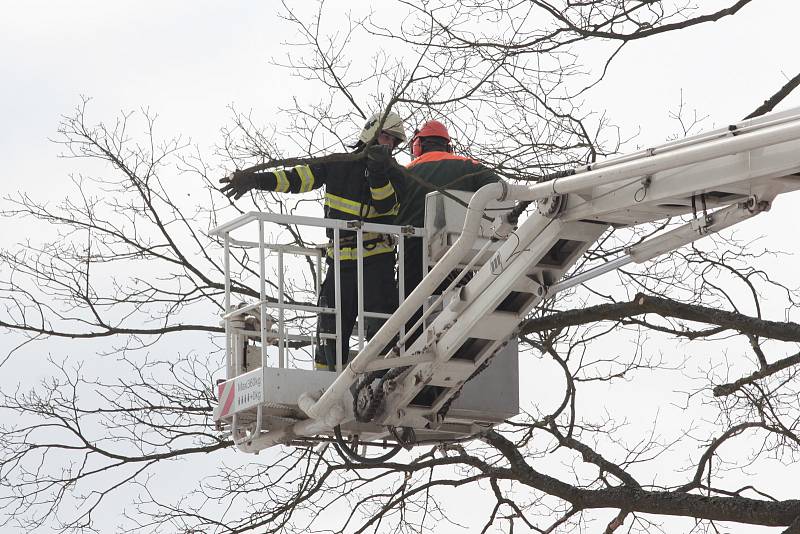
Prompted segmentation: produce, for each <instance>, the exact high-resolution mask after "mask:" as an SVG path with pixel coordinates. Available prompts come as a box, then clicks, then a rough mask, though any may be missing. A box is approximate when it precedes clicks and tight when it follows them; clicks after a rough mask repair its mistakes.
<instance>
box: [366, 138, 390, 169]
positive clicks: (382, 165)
mask: <svg viewBox="0 0 800 534" xmlns="http://www.w3.org/2000/svg"><path fill="white" fill-rule="evenodd" d="M391 161H392V147H390V146H389V145H377V144H375V145H372V146H371V147H369V148H367V170H368V171H369V172H371V173H381V172H385V171H386V169H388V168H389V162H391Z"/></svg>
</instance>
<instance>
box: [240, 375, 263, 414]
mask: <svg viewBox="0 0 800 534" xmlns="http://www.w3.org/2000/svg"><path fill="white" fill-rule="evenodd" d="M261 378H262V377H261V372H259V371H257V372H255V373H253V374H247V375H244V376H241V377H239V378H237V379H236V411H238V410H244V409H246V408H251V407H253V406H257V405H258V404H260V403H261V399H262V398H263V395H264V388H263V387H261Z"/></svg>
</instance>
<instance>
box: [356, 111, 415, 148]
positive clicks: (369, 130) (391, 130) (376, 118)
mask: <svg viewBox="0 0 800 534" xmlns="http://www.w3.org/2000/svg"><path fill="white" fill-rule="evenodd" d="M382 117H383V113H380V112H379V113H374V114H373V115H372V116H371V117H370V118H369V120H367V123H366V124H365V125H364V128H363V129H362V130H361V135H359V136H358V140H359V141H361V142H362V143H367V142H369V141H370V140H371V139H372V138H373V137H375V132H376V130H377V129H378V124H379V123H380V121H381V118H382ZM381 131H382V132H386V133H388V134H389V135H391V136H392V137H396V138H397V139H399V140H400V141H401V142H403V141H405V140H406V131H405V129H403V119H401V118H400V115H398V114H397V113H395V112H394V111H390V112H389V113H387V114H386V119H385V120H384V121H383V128H381Z"/></svg>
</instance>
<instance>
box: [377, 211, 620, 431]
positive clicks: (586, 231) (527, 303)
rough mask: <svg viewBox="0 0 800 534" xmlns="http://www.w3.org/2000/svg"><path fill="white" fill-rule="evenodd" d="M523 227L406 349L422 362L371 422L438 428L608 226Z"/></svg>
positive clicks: (535, 220)
mask: <svg viewBox="0 0 800 534" xmlns="http://www.w3.org/2000/svg"><path fill="white" fill-rule="evenodd" d="M526 227H527V231H526V232H525V234H524V236H523V235H517V237H518V238H519V239H517V238H514V239H508V240H506V241H505V242H504V243H503V244H502V245H501V246H500V248H499V249H498V250H497V251H496V252H494V254H492V255H491V256H490V257H489V258H488V261H486V263H485V264H484V265H483V267H481V269H480V270H479V271H478V272H477V273H476V274H475V275H474V276H473V277H472V279H471V280H470V281H469V282H468V283H467V284H466V285H464V286H462V287H455V288H452V289H451V290H449V291H448V292H447V294H446V295H445V296H444V298H443V302H442V309H441V311H440V312H439V313H438V315H437V316H436V317H435V319H433V320H432V321H431V322H430V324H429V325H428V326H427V327H426V328H425V330H424V333H423V335H422V336H420V337H419V338H417V339H416V340H415V341H414V342H413V344H412V345H411V346H410V347H409V348H407V349H406V352H407V354H409V355H410V357H416V358H418V359H419V361H420V363H417V364H415V365H412V366H411V367H409V368H408V369H406V370H405V371H404V373H403V374H402V375H401V376H400V377H398V379H397V380H396V381H395V383H394V384H392V385H391V387H390V388H389V390H390V391H389V392H388V394H387V395H386V398H385V405H384V408H383V410H382V413H381V414H380V415H378V416H377V417H376V418H375V420H374V422H376V423H378V424H380V425H387V426H389V425H391V426H411V427H414V428H435V427H436V425H438V424H441V423H442V422H443V421H444V417H445V416H447V411H446V409H447V407H448V406H449V405H450V403H451V400H452V399H453V398H454V396H455V395H457V394H458V392H459V390H460V389H461V387H462V386H464V385H465V384H466V383H467V381H468V380H469V379H470V378H471V377H473V376H474V375H476V373H478V372H480V371H482V369H483V368H484V366H485V365H488V363H489V361H490V360H491V359H493V358H494V357H496V355H497V354H498V353H499V352H500V351H502V350H504V349H505V348H506V347H507V346H508V344H509V343H513V344H514V345H516V339H515V338H514V333H515V331H516V330H517V328H518V327H519V324H520V323H521V322H522V321H523V320H524V318H525V316H526V315H527V314H528V313H529V312H530V311H531V310H532V309H533V308H534V307H535V306H536V305H537V304H538V303H539V302H540V301H541V300H542V298H543V297H544V296H545V295H546V291H547V287H548V285H549V284H551V283H553V282H554V281H556V280H559V279H560V278H561V277H562V276H563V275H564V274H565V273H566V272H567V271H568V270H569V269H570V268H571V267H572V266H573V265H574V264H575V262H577V261H578V260H579V259H580V258H581V256H582V255H583V253H584V252H585V251H586V250H587V249H588V248H589V247H590V246H591V245H592V244H594V242H595V241H596V240H597V239H598V238H599V237H600V236H601V235H602V234H603V233H604V232H605V231H606V229H607V228H608V226H607V225H604V224H598V223H593V222H564V221H560V220H558V219H551V218H548V217H546V216H544V215H541V214H535V215H533V216H532V217H531V218H530V219H529V220H528V221H527V222H526ZM382 363H388V362H382ZM498 422H499V421H498Z"/></svg>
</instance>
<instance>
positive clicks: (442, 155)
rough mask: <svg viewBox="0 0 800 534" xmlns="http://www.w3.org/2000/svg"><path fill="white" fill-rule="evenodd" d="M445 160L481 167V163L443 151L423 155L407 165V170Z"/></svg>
mask: <svg viewBox="0 0 800 534" xmlns="http://www.w3.org/2000/svg"><path fill="white" fill-rule="evenodd" d="M444 160H458V161H471V162H472V163H474V164H475V165H479V164H480V162H478V161H476V160H474V159H472V158H466V157H464V156H457V155H455V154H451V153H450V152H444V151H441V150H434V151H432V152H425V153H424V154H423V155H421V156H420V157H418V158H417V159H415V160H414V161H412V162H411V163H409V164H408V165H406V168H407V169H410V168H412V167H414V166H416V165H419V164H420V163H429V162H432V161H444Z"/></svg>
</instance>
